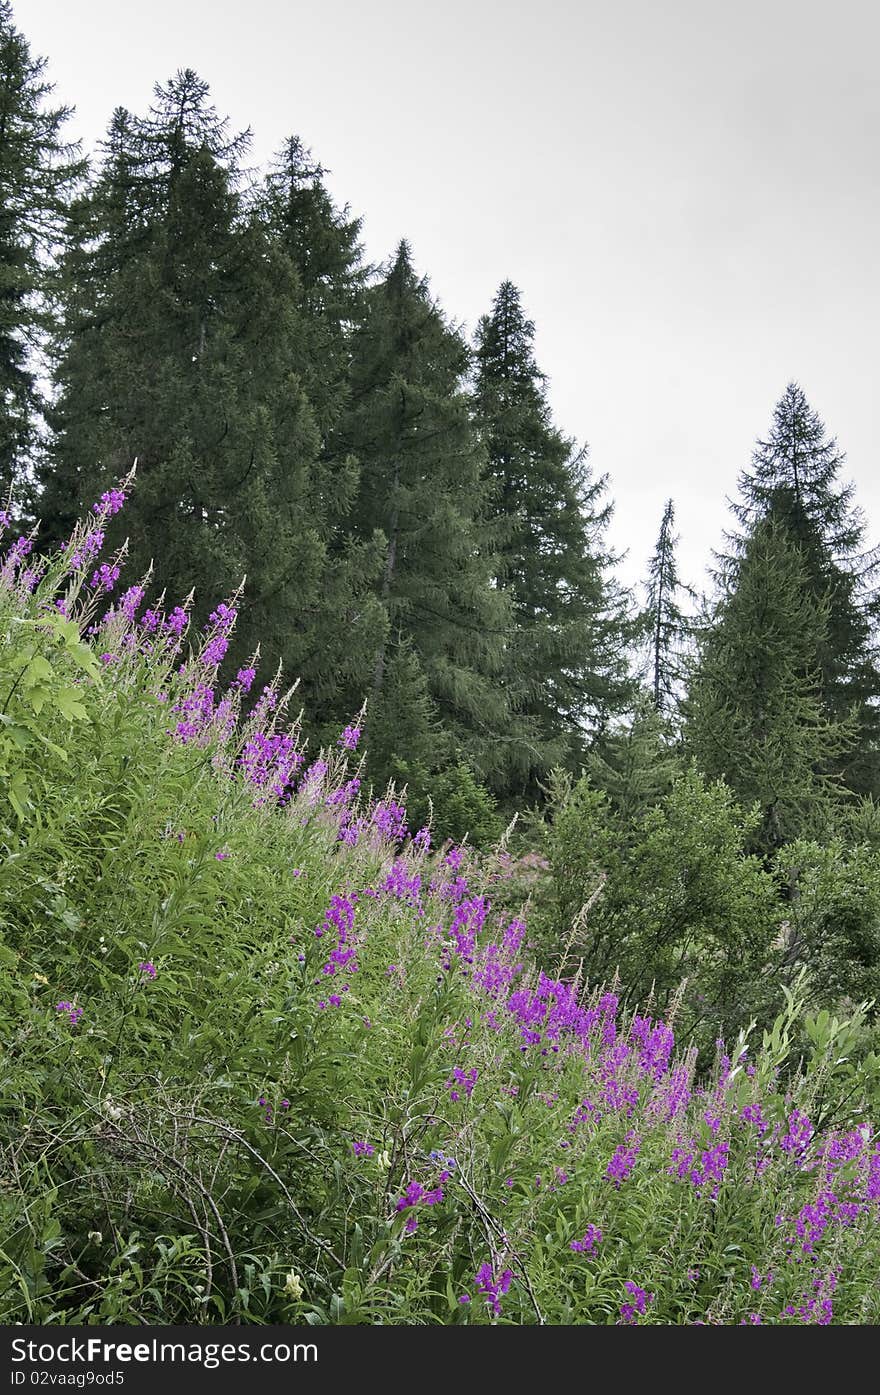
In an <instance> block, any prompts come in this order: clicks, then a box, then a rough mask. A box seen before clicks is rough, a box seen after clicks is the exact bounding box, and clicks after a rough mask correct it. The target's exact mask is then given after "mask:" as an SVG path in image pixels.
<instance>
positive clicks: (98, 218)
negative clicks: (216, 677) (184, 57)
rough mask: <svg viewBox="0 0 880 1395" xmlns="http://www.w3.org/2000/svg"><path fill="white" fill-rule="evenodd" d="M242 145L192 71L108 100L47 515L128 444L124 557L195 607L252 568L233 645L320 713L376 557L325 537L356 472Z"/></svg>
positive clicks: (79, 259) (364, 623)
mask: <svg viewBox="0 0 880 1395" xmlns="http://www.w3.org/2000/svg"><path fill="white" fill-rule="evenodd" d="M246 144H247V139H246V136H239V137H230V136H229V135H228V133H227V126H226V122H224V121H222V120H220V118H219V117H218V116H217V113H216V112H215V110H214V108H213V107H212V106H211V105H210V103H209V100H208V91H207V87H206V85H205V83H203V82H202V81H201V79H199V78H198V77H197V76H196V74H194V73H192V72H190V71H188V70H187V71H185V72H182V73H178V74H177V75H176V76H175V77H174V78H173V79H172V80H171V82H169V83H168V84H167V85H166V86H165V87H159V88H157V89H156V101H155V103H154V106H153V108H152V110H151V111H150V113H149V115H148V116H147V117H146V118H137V117H133V116H131V115H130V114H129V113H125V112H117V113H116V114H115V116H114V119H113V123H112V126H111V131H110V136H109V140H108V142H107V145H106V147H105V159H104V162H103V165H102V167H101V170H100V172H99V174H98V177H97V179H96V181H95V182H94V184H93V186H92V188H91V189H90V190H89V192H88V194H87V196H86V198H85V199H84V200H83V201H82V203H81V205H80V206H79V208H78V209H77V210H76V226H77V229H78V241H77V246H76V248H75V250H74V252H73V253H72V255H71V257H70V258H69V260H68V265H67V267H66V271H67V288H68V298H67V307H66V309H67V314H66V320H65V325H64V335H63V338H62V339H61V342H60V345H59V370H58V376H59V383H60V394H59V399H58V403H57V407H56V410H55V412H54V414H53V424H54V426H55V429H56V438H55V447H54V459H53V468H52V471H51V472H50V473H49V475H48V477H47V479H46V489H45V506H46V507H45V513H46V514H47V515H48V521H49V526H50V530H51V528H52V526H53V523H54V530H55V534H56V536H58V537H63V536H64V534H65V532H66V530H67V529H68V528H69V526H70V522H71V520H72V518H73V517H75V516H76V515H77V513H78V512H80V511H81V510H82V508H83V507H84V506H85V507H87V506H88V502H89V500H90V499H92V498H95V497H97V494H99V493H100V492H101V490H102V489H104V488H106V487H107V483H108V481H109V480H110V479H111V478H112V477H113V476H114V475H116V474H118V473H119V472H120V471H121V470H123V469H125V468H126V467H127V466H128V465H129V464H130V463H131V461H132V459H133V458H135V457H136V458H137V460H138V484H137V488H136V490H135V492H134V494H133V495H132V498H131V502H130V505H129V506H128V507H127V508H126V510H125V511H124V513H123V514H122V515H120V516H119V519H118V523H119V525H120V527H119V530H118V532H119V536H120V537H121V535H122V530H123V529H124V531H125V532H126V533H127V534H128V537H129V542H130V568H131V571H132V572H133V573H134V574H137V573H138V572H139V571H141V570H142V569H143V568H145V566H146V565H147V564H148V562H149V561H150V560H153V561H154V563H155V574H156V577H157V579H158V581H159V583H160V584H161V585H162V586H164V587H165V588H166V589H167V591H168V594H169V596H170V597H172V598H175V599H176V598H179V597H180V596H181V595H184V594H186V593H187V592H188V591H189V590H190V589H191V588H193V587H195V589H196V613H197V618H199V617H203V616H204V615H205V613H206V612H207V611H208V610H210V609H211V608H212V606H213V605H214V604H215V602H216V601H217V599H218V598H219V597H220V596H222V595H223V594H224V593H226V592H228V591H230V590H231V589H233V588H234V587H235V586H236V585H237V584H238V583H239V582H240V580H241V577H242V576H243V575H245V574H246V575H247V578H248V581H247V589H246V592H245V599H244V604H243V607H242V611H241V618H240V623H239V626H238V627H237V631H236V646H235V648H234V650H233V657H234V656H235V655H236V654H238V653H246V652H249V651H250V650H251V649H252V648H253V647H254V646H255V644H256V642H257V641H259V642H260V644H261V647H262V654H263V657H264V660H265V662H266V664H267V667H268V668H272V667H274V664H275V662H276V661H277V659H279V658H280V659H282V660H283V661H284V664H285V667H286V668H287V670H288V672H289V673H291V674H292V675H295V676H299V677H301V679H302V689H301V693H302V696H303V697H304V699H305V701H306V704H307V708H308V709H309V715H310V716H311V717H312V718H313V720H314V721H316V722H320V721H322V720H327V719H329V716H330V715H331V714H332V713H333V712H336V711H338V710H339V705H338V704H337V701H336V699H337V690H338V688H339V686H340V684H341V683H344V682H345V681H346V680H350V681H351V683H352V684H357V683H360V685H361V687H363V685H364V684H365V681H366V678H365V675H366V672H367V665H366V661H365V657H364V656H365V654H366V653H367V652H372V650H373V648H374V647H375V643H376V637H377V635H378V634H380V633H381V632H382V627H383V617H382V615H381V612H380V609H379V607H378V606H377V605H376V604H375V602H374V601H373V600H372V599H371V596H370V588H371V584H372V580H373V577H374V575H375V572H376V568H377V566H378V564H379V561H380V553H379V550H378V548H377V547H376V546H375V545H374V544H373V543H372V542H371V541H370V540H369V539H367V540H366V541H365V542H364V543H363V544H360V545H358V544H351V545H349V544H347V543H346V541H345V540H344V539H339V538H338V537H337V536H336V532H335V523H336V520H337V518H338V515H339V513H340V511H344V510H345V508H347V507H348V506H349V505H350V502H351V498H352V496H353V493H354V490H355V488H356V473H355V472H354V470H353V467H352V468H348V469H347V470H346V471H343V472H340V475H339V477H338V478H336V479H333V478H331V477H330V476H329V475H328V472H327V471H326V470H323V469H322V467H321V464H320V452H321V433H320V430H319V428H318V425H317V422H316V419H315V414H314V412H313V411H312V408H311V404H310V402H309V401H308V398H307V396H306V393H305V391H304V389H303V383H302V367H303V347H302V345H303V338H304V330H303V324H302V311H301V309H300V308H299V305H298V298H299V295H300V286H299V281H298V278H297V273H296V269H295V268H294V266H293V265H292V264H291V262H290V260H289V258H288V257H287V255H286V253H285V251H284V249H283V247H281V246H280V245H279V243H278V240H277V239H274V238H273V237H272V235H271V233H270V230H269V229H268V228H267V227H266V225H265V222H264V220H263V219H262V218H261V217H259V216H258V215H257V214H256V213H255V212H253V211H252V210H251V209H250V208H249V207H248V206H247V204H246V202H245V200H244V198H243V194H242V190H241V178H240V173H239V163H240V158H241V155H242V154H243V152H244V150H245V149H246ZM114 522H116V520H114ZM117 540H118V538H117V537H116V536H115V535H114V538H112V539H110V542H111V543H112V542H113V541H117ZM331 552H332V554H333V555H332V556H331ZM342 715H350V714H349V712H348V707H347V705H346V706H345V707H344V708H343V709H342Z"/></svg>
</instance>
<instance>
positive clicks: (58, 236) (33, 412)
mask: <svg viewBox="0 0 880 1395" xmlns="http://www.w3.org/2000/svg"><path fill="white" fill-rule="evenodd" d="M45 70H46V60H45V59H44V58H35V57H34V56H33V55H32V54H31V51H30V46H29V44H28V42H27V40H26V38H25V37H24V36H23V35H22V34H20V33H19V32H18V30H17V29H16V28H15V27H14V25H13V22H12V6H11V4H10V3H9V0H0V500H2V501H5V499H6V497H7V495H8V493H9V492H10V490H14V491H15V493H16V494H17V495H18V496H19V499H18V502H19V507H20V508H22V509H23V512H24V513H25V514H28V513H29V512H30V510H31V509H32V507H33V498H32V485H33V470H32V457H33V454H34V451H35V448H36V445H37V440H38V432H39V424H40V415H41V411H42V406H43V403H42V399H41V393H40V389H39V385H38V373H39V367H40V351H41V349H42V347H43V345H44V340H45V334H46V331H47V328H48V325H49V323H50V316H49V303H48V299H47V290H48V286H47V282H48V280H49V275H50V272H51V263H52V257H53V255H54V253H55V252H56V251H57V248H58V246H59V244H60V242H61V241H62V238H63V232H64V224H65V216H66V211H67V205H68V201H69V199H70V196H71V195H72V192H73V190H74V189H75V187H76V184H77V182H78V181H79V179H80V178H81V177H82V175H83V173H84V169H85V165H84V162H83V161H82V160H80V159H78V158H77V147H76V146H75V145H72V144H70V143H67V142H65V141H64V140H63V139H62V134H61V133H62V130H63V127H64V124H65V122H66V121H67V119H68V117H69V116H70V108H69V107H64V106H59V107H51V106H47V99H48V98H49V97H50V96H51V94H52V91H53V86H52V84H51V83H48V82H46V81H45V77H44V74H45Z"/></svg>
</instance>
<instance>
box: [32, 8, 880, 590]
mask: <svg viewBox="0 0 880 1395" xmlns="http://www.w3.org/2000/svg"><path fill="white" fill-rule="evenodd" d="M13 10H14V20H15V23H16V25H17V27H18V28H19V29H21V30H22V31H23V32H24V33H25V34H26V35H27V37H28V39H29V40H30V42H31V47H32V50H33V51H34V52H35V53H37V54H43V55H45V56H46V57H48V58H49V60H50V68H49V75H50V77H51V78H52V79H53V80H54V81H55V82H56V85H57V87H56V98H57V99H59V100H61V101H64V102H69V103H73V104H75V105H76V107H77V113H76V116H75V118H74V121H73V123H72V126H71V130H72V131H73V133H74V134H75V135H77V136H81V137H82V138H83V140H84V141H85V144H86V146H87V147H91V146H92V145H93V143H94V142H95V140H97V139H98V138H99V137H100V136H101V135H102V134H103V132H104V130H105V128H106V124H107V121H108V119H109V116H110V114H111V111H112V110H113V108H114V107H115V106H117V105H123V106H126V107H129V108H130V109H132V110H135V111H139V112H140V111H144V110H145V109H146V107H147V106H148V104H149V101H150V98H151V90H152V86H153V83H154V82H156V81H164V80H166V79H167V78H168V77H169V76H170V75H171V74H172V73H173V72H174V71H175V70H176V69H177V68H181V67H192V68H195V69H196V71H197V72H198V73H199V74H200V75H201V76H202V77H204V78H205V79H206V80H207V81H208V82H209V83H210V85H211V90H212V95H213V100H214V103H215V105H216V106H217V108H218V110H219V111H220V112H221V113H223V114H228V115H229V116H230V117H231V118H232V122H233V125H234V126H235V127H237V128H243V127H246V126H250V127H251V128H252V130H253V133H254V145H253V160H254V162H255V163H259V162H263V161H265V160H267V159H268V158H269V156H270V155H271V153H272V152H273V151H274V150H275V149H276V148H277V147H278V146H279V145H280V143H281V141H282V139H283V138H284V137H285V136H287V135H289V134H293V133H297V134H299V135H300V136H301V137H302V138H303V140H304V141H305V142H306V144H307V145H309V146H311V148H312V150H313V152H314V154H315V155H316V156H317V157H318V158H319V159H320V160H321V162H322V163H323V164H324V165H325V166H326V167H327V168H328V169H329V170H330V172H331V173H330V175H329V177H328V184H329V187H330V189H331V191H332V193H333V194H334V197H335V198H336V199H337V200H338V201H339V202H340V203H346V202H347V203H349V204H350V205H351V207H352V210H353V211H354V212H356V213H360V214H363V215H364V219H365V221H364V240H365V245H366V250H367V255H368V258H369V259H370V260H372V261H380V260H382V259H384V258H385V257H386V256H387V255H388V254H389V252H390V251H391V250H392V249H393V247H394V246H395V244H396V243H397V242H398V240H399V239H400V238H401V237H406V238H408V239H409V241H410V242H411V244H412V247H413V253H414V257H415V261H416V264H417V266H418V267H419V269H420V270H422V271H426V272H427V273H428V275H429V276H430V278H431V283H432V289H433V291H434V294H435V295H436V296H437V297H438V298H439V299H440V301H441V303H442V304H443V306H444V308H445V310H446V311H447V313H448V314H449V315H450V317H451V318H453V319H454V320H455V321H457V322H459V323H460V324H462V325H463V326H464V327H465V328H466V329H467V330H468V331H470V330H472V329H473V327H474V325H475V324H476V321H477V319H478V317H479V316H480V314H482V313H483V312H484V311H485V310H487V309H488V307H489V303H490V301H491V298H492V296H493V294H494V292H495V290H496V288H497V286H498V283H499V282H500V281H501V280H502V279H504V278H505V277H509V278H510V279H511V280H513V281H515V282H516V283H517V285H518V286H519V287H520V289H521V291H522V294H523V300H524V304H525V308H526V311H527V313H528V314H529V316H530V317H531V318H532V319H533V320H534V321H535V322H536V325H537V353H538V360H539V363H540V365H541V367H542V368H543V369H544V371H545V372H546V373H547V374H548V375H549V378H550V401H551V404H552V407H553V411H554V415H555V419H556V421H557V424H558V425H559V426H560V427H561V428H562V429H563V430H564V431H566V432H567V433H568V434H570V435H572V436H575V437H577V438H578V440H579V441H584V440H586V441H588V442H589V444H590V457H591V460H592V463H593V466H594V468H595V470H596V471H598V472H605V471H607V472H608V473H609V474H610V476H611V487H612V493H613V496H614V498H615V500H616V516H615V520H614V523H613V526H612V530H611V535H610V536H611V540H612V542H613V543H614V544H615V545H616V546H617V547H618V548H620V549H623V548H628V549H629V558H628V560H627V561H626V562H625V563H624V564H623V566H622V569H621V574H622V575H623V577H624V578H625V579H626V580H627V581H634V580H636V579H638V578H639V577H640V576H641V575H642V574H643V570H644V564H645V561H646V559H647V556H648V554H649V553H650V551H651V549H652V547H653V544H654V540H655V537H656V534H657V531H658V528H659V522H660V516H661V513H662V509H663V504H664V501H665V499H666V498H667V497H668V496H669V495H671V496H672V497H673V498H674V499H675V502H676V512H677V522H678V531H679V532H680V534H681V547H680V553H679V558H680V568H681V570H682V572H683V574H684V575H685V576H686V577H687V579H689V580H690V581H691V582H692V583H693V584H694V585H697V586H702V585H703V584H704V579H703V568H704V566H705V564H706V561H707V560H708V557H709V552H710V549H711V548H712V547H713V546H717V545H718V544H719V542H720V538H721V532H722V529H723V527H724V526H725V524H726V523H727V521H728V515H727V511H726V507H725V503H724V496H725V495H726V494H727V495H729V494H733V493H734V492H735V488H736V478H737V474H738V472H739V470H740V468H741V467H742V466H743V465H745V464H747V463H748V460H749V457H750V453H751V449H752V445H753V443H754V440H755V438H756V437H757V436H759V435H761V434H763V433H765V432H766V430H767V428H768V426H769V423H770V418H771V414H772V409H773V406H774V403H775V402H776V400H777V399H778V398H779V396H780V395H781V393H782V391H783V389H784V387H785V385H786V383H787V382H788V381H789V380H790V379H796V380H797V381H799V382H800V384H801V386H802V387H803V388H804V390H805V392H806V394H807V396H808V398H809V400H810V402H811V404H812V406H813V407H814V408H815V409H816V410H817V411H818V412H819V413H820V415H821V416H822V418H823V419H824V421H825V423H826V425H827V426H828V428H829V430H830V431H831V432H832V433H833V434H834V435H836V436H837V438H838V441H839V443H840V445H841V447H842V448H843V449H844V450H845V451H846V452H847V455H848V465H847V469H848V477H849V478H852V479H853V480H854V481H855V483H856V499H857V502H858V503H860V504H861V506H862V507H863V508H864V510H865V512H866V513H867V515H868V521H869V541H871V542H875V541H878V540H880V469H878V455H880V450H878V447H880V408H878V391H877V386H878V383H877V380H878V350H877V333H878V324H880V314H878V311H880V294H878V292H880V272H878V258H877V248H878V247H880V226H878V225H880V193H878V171H880V162H878V158H877V151H878V136H880V83H878V77H877V71H878V64H877V52H878V40H880V6H878V5H877V4H876V3H872V0H836V3H835V4H834V5H829V4H828V3H827V2H826V0H822V3H816V0H737V3H735V4H733V3H730V0H725V3H721V0H662V3H660V0H601V3H600V0H580V3H577V0H570V2H569V0H542V3H540V4H537V3H535V2H534V0H434V2H433V3H424V0H367V3H363V0H361V3H353V2H352V0H348V3H344V0H311V3H308V4H304V3H302V0H286V2H285V0H249V3H247V4H242V3H231V0H150V3H149V4H144V5H142V6H141V5H137V6H136V5H134V4H132V3H128V4H121V3H120V0H13Z"/></svg>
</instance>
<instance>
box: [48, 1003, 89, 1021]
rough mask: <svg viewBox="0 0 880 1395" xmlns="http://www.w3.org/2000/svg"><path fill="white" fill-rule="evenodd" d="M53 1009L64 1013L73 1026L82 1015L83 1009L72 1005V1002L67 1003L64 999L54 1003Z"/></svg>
mask: <svg viewBox="0 0 880 1395" xmlns="http://www.w3.org/2000/svg"><path fill="white" fill-rule="evenodd" d="M55 1011H56V1012H63V1013H66V1015H67V1017H68V1018H69V1019H70V1025H71V1027H75V1026H76V1024H77V1022H78V1021H79V1019H80V1018H81V1017H82V1015H83V1009H82V1008H81V1007H74V1005H73V1003H68V1002H67V1001H66V1000H65V1001H63V1002H60V1003H56V1004H55Z"/></svg>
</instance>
